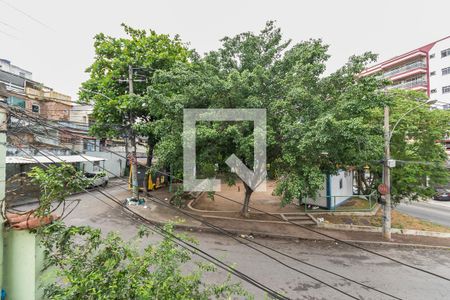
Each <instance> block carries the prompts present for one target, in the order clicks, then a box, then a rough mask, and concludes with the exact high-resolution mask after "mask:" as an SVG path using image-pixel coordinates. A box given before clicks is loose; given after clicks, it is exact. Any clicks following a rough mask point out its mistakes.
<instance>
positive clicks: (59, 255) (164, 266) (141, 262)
mask: <svg viewBox="0 0 450 300" xmlns="http://www.w3.org/2000/svg"><path fill="white" fill-rule="evenodd" d="M164 230H165V231H166V232H168V233H169V234H175V233H174V231H173V227H172V225H167V226H165V228H164ZM40 234H41V237H42V245H43V247H44V248H45V256H46V259H47V260H46V261H47V263H48V265H47V268H48V270H47V272H46V274H45V277H44V278H43V279H44V282H46V281H47V282H49V281H50V283H48V284H46V285H45V286H44V296H45V297H46V298H47V299H64V300H69V299H73V300H75V299H96V300H97V299H205V300H206V299H211V298H216V299H231V297H234V296H238V295H241V296H245V297H249V295H248V294H247V292H245V291H244V290H243V289H242V288H241V286H240V285H239V284H235V283H232V282H231V280H230V278H229V277H228V278H227V279H226V280H225V281H224V282H223V283H221V284H205V283H204V274H205V273H208V272H214V271H216V269H215V268H214V267H213V266H212V265H209V264H203V263H196V262H193V261H191V256H190V255H191V253H190V252H188V251H187V250H185V249H183V248H181V247H179V246H178V245H177V244H175V243H174V242H173V241H172V239H171V238H170V237H166V238H164V239H163V240H162V241H161V242H159V243H155V244H148V242H145V238H146V237H147V236H148V231H147V230H145V229H141V231H140V232H139V233H138V235H137V236H136V237H135V238H134V239H132V240H129V241H124V240H123V239H122V238H121V237H120V236H119V235H118V234H117V233H113V232H111V233H108V234H106V235H102V234H101V232H100V230H99V229H93V228H90V227H85V226H82V227H75V226H70V227H66V226H65V225H63V224H62V223H54V224H52V225H50V226H47V227H46V228H44V229H43V230H42V231H41V232H40ZM177 237H179V238H182V239H184V240H189V241H190V242H192V240H191V239H189V238H188V237H186V236H184V235H178V234H177ZM188 263H189V264H188ZM186 264H188V265H189V266H190V267H189V268H190V269H194V271H190V272H188V271H182V270H181V269H182V267H183V266H184V265H186ZM250 298H251V297H250Z"/></svg>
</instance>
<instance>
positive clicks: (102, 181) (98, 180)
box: [84, 172, 109, 188]
mask: <svg viewBox="0 0 450 300" xmlns="http://www.w3.org/2000/svg"><path fill="white" fill-rule="evenodd" d="M84 176H86V178H89V179H93V181H92V184H91V185H90V186H89V187H90V188H94V187H98V186H103V187H105V186H107V185H108V180H109V178H108V176H107V175H106V174H105V172H86V173H84Z"/></svg>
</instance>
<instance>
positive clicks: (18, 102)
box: [6, 96, 25, 109]
mask: <svg viewBox="0 0 450 300" xmlns="http://www.w3.org/2000/svg"><path fill="white" fill-rule="evenodd" d="M6 102H7V103H8V104H9V105H12V106H18V107H21V108H23V109H25V100H24V99H22V98H19V97H14V96H11V97H8V99H7V100H6Z"/></svg>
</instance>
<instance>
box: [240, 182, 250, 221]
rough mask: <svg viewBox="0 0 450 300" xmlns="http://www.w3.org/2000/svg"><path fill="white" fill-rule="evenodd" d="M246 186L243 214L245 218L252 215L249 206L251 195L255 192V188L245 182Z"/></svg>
mask: <svg viewBox="0 0 450 300" xmlns="http://www.w3.org/2000/svg"><path fill="white" fill-rule="evenodd" d="M244 187H245V198H244V205H243V206H242V211H241V215H242V216H244V217H245V218H248V217H249V216H250V213H249V212H248V206H249V204H250V196H251V195H252V193H253V190H252V189H251V188H250V187H249V186H248V185H247V184H246V183H245V182H244Z"/></svg>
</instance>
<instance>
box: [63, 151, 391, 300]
mask: <svg viewBox="0 0 450 300" xmlns="http://www.w3.org/2000/svg"><path fill="white" fill-rule="evenodd" d="M64 148H66V149H69V148H67V147H64ZM69 150H70V149H69ZM74 152H78V151H74ZM78 153H79V154H80V156H82V157H83V158H85V159H86V160H87V161H88V162H91V163H93V162H92V161H90V160H89V159H88V158H87V157H85V156H84V155H83V154H82V153H81V152H78ZM99 168H101V169H102V170H104V171H106V172H108V173H110V174H111V175H113V176H116V177H118V178H119V179H120V180H121V181H123V182H127V181H125V180H123V179H121V178H120V175H118V174H115V173H113V172H111V171H110V170H108V169H106V168H104V167H101V166H99ZM120 188H122V187H120ZM123 189H124V190H126V191H128V190H127V189H125V188H123ZM153 198H154V199H157V200H159V201H163V200H162V199H160V198H157V197H153ZM153 201H154V200H153ZM158 203H160V204H161V205H164V206H166V207H168V208H171V209H175V210H177V211H178V212H181V213H183V214H185V215H188V216H189V217H191V218H193V219H195V220H197V221H200V222H202V223H203V224H205V225H206V226H209V227H211V228H214V229H215V230H216V231H218V232H219V233H222V234H224V235H226V236H228V237H230V238H232V239H234V240H236V241H238V242H239V243H241V244H243V245H245V246H247V247H249V248H251V249H253V250H255V251H257V252H259V253H261V254H263V255H265V256H267V257H269V258H270V259H273V260H275V261H276V262H278V263H280V264H281V265H283V266H285V267H287V268H289V269H291V270H294V271H296V272H298V273H300V274H302V275H305V276H307V277H310V278H312V279H313V280H316V281H318V282H320V283H322V284H324V285H326V286H328V287H330V288H332V289H334V290H336V291H338V292H340V293H342V294H344V295H346V296H348V297H350V298H354V299H358V298H355V297H353V296H352V295H350V294H348V293H346V292H344V291H341V290H340V289H338V288H335V287H334V286H332V285H330V284H328V283H326V282H324V281H322V280H320V279H318V278H315V277H313V276H311V275H309V274H306V273H305V272H303V271H300V270H298V269H296V268H293V267H291V266H289V265H287V264H285V263H283V262H281V261H279V260H278V259H276V258H275V257H273V256H271V255H269V254H267V253H266V252H262V251H261V250H259V249H257V248H255V247H252V246H251V245H248V244H246V243H243V242H242V241H241V240H239V239H237V238H235V237H234V236H233V234H232V233H231V232H229V231H227V230H225V229H223V228H220V227H218V226H215V225H213V224H211V223H209V222H207V221H205V220H202V219H200V218H198V217H196V216H193V215H192V214H189V213H187V212H185V211H183V210H180V209H179V208H176V207H173V206H171V205H167V204H166V203H164V202H158ZM248 241H249V242H251V243H254V244H257V245H259V246H261V247H263V248H266V249H268V250H271V251H273V252H276V253H278V254H280V255H283V256H285V257H288V258H291V259H293V260H296V261H297V262H300V263H303V264H305V265H308V266H310V267H313V268H317V269H319V270H321V271H324V272H328V273H330V274H332V275H335V276H338V277H341V278H343V279H345V280H348V281H351V282H353V283H356V284H359V285H361V286H363V287H365V288H368V289H372V290H375V291H377V292H379V293H382V294H384V295H387V296H389V297H392V298H394V299H400V298H398V297H396V296H393V295H391V294H388V293H385V292H383V291H381V290H378V289H376V288H373V287H370V286H368V285H365V284H363V283H360V282H357V281H355V280H353V279H350V278H347V277H345V276H342V275H340V274H337V273H335V272H332V271H329V270H326V269H324V268H321V267H317V266H315V265H313V264H309V263H307V262H304V261H302V260H300V259H297V258H295V257H293V256H290V255H288V254H285V253H283V252H281V251H278V250H275V249H273V248H270V247H268V246H265V245H262V244H260V243H257V242H253V241H251V240H248Z"/></svg>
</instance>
